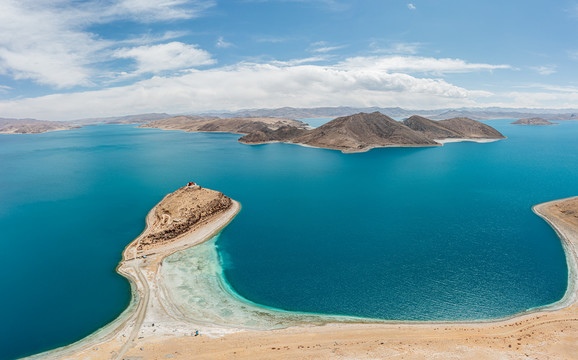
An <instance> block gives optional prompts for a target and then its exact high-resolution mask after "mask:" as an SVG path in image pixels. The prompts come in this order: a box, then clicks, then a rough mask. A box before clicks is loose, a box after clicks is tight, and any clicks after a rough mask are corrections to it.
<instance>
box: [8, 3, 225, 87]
mask: <svg viewBox="0 0 578 360" xmlns="http://www.w3.org/2000/svg"><path fill="white" fill-rule="evenodd" d="M212 5H214V0H205V1H200V0H192V1H190V0H189V1H187V0H101V1H93V2H78V1H75V0H52V1H47V0H44V1H38V0H2V1H0V34H2V35H1V36H0V74H4V75H9V76H11V77H13V78H14V79H30V80H32V81H35V82H37V83H40V84H45V85H50V86H54V87H56V88H67V87H74V86H78V85H84V86H86V85H91V84H92V81H94V77H95V74H96V73H97V70H96V68H97V66H96V65H97V64H98V63H100V62H103V61H106V60H109V59H110V57H109V56H110V55H111V54H112V50H111V48H112V47H114V46H115V45H116V43H115V42H112V41H107V40H104V39H102V38H99V37H98V36H97V35H95V34H93V33H90V32H89V31H87V30H86V29H87V28H88V27H89V26H91V25H94V24H101V23H106V22H109V21H113V20H118V19H132V20H134V21H139V22H149V21H161V20H170V19H182V18H191V17H195V16H199V15H200V14H201V13H202V11H204V10H206V9H207V8H208V7H210V6H212ZM165 35H168V36H172V35H175V34H172V35H171V34H170V33H166V34H165ZM136 40H138V39H136ZM141 40H142V39H141ZM128 41H130V39H129V40H128Z"/></svg>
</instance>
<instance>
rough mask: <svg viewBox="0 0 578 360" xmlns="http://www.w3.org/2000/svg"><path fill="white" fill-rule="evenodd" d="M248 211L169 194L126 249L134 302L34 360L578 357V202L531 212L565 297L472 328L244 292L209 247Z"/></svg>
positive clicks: (196, 190)
mask: <svg viewBox="0 0 578 360" xmlns="http://www.w3.org/2000/svg"><path fill="white" fill-rule="evenodd" d="M239 209H240V205H239V204H238V203H237V202H235V201H234V200H232V199H230V198H228V197H227V196H225V195H223V194H222V193H219V192H216V191H212V190H208V189H203V188H200V187H198V186H197V185H189V186H186V187H183V188H181V189H178V190H177V191H176V192H174V193H173V194H169V195H167V196H166V197H165V198H164V199H163V200H162V201H161V202H160V203H159V204H158V205H156V206H155V207H154V208H153V210H151V212H150V213H149V214H148V216H147V227H146V229H145V231H144V232H143V233H142V234H141V235H140V236H139V237H138V238H137V239H135V240H134V241H133V242H132V243H131V244H129V246H127V248H126V249H125V251H124V253H123V260H122V262H121V264H120V265H119V268H118V271H119V272H120V273H121V274H123V275H124V276H126V277H127V278H128V279H129V280H130V282H131V285H132V289H133V300H132V302H131V305H130V306H129V308H128V309H127V310H126V311H125V312H124V313H123V314H122V315H121V316H120V317H119V318H118V319H117V320H115V321H114V322H113V323H111V324H110V325H108V326H106V327H105V328H103V329H101V330H100V331H98V332H97V333H95V334H93V335H91V336H89V337H88V338H86V339H84V340H82V341H80V342H78V343H76V344H73V345H70V346H68V347H64V348H60V349H56V350H53V351H51V352H47V353H43V354H39V355H36V356H33V357H32V358H34V359H55V358H58V359H123V358H125V359H129V358H130V359H167V358H171V359H191V358H195V359H216V360H219V359H252V360H253V359H257V360H258V359H312V358H315V359H335V358H356V359H359V358H393V359H398V358H399V359H402V358H403V359H430V358H434V357H435V358H468V359H496V358H500V359H519V358H540V359H573V358H574V356H575V354H576V353H577V352H578V344H577V343H576V339H577V338H578V306H577V305H578V302H577V299H578V293H577V291H578V286H577V285H578V284H577V281H578V278H577V262H578V197H574V198H569V199H563V200H558V201H552V202H548V203H544V204H540V205H537V206H535V207H534V209H533V210H534V211H535V212H536V214H538V215H539V216H541V217H542V218H544V219H545V220H546V221H547V222H548V223H549V224H550V225H551V226H552V227H553V228H554V230H555V231H556V232H557V234H558V236H559V237H560V239H561V241H562V244H563V246H564V249H565V252H566V258H567V262H568V269H569V274H568V288H567V291H566V294H565V295H564V297H563V299H561V300H560V301H559V302H557V303H555V304H552V305H550V306H546V307H542V308H539V309H531V310H529V311H527V312H525V313H522V314H518V315H514V316H512V317H511V318H508V319H503V320H497V321H481V322H463V323H449V322H440V323H434V322H423V323H417V322H415V323H402V322H398V323H389V324H387V323H377V322H379V321H375V322H374V323H372V321H371V320H369V319H359V318H357V319H356V318H347V317H340V316H335V317H330V316H318V315H314V314H303V313H294V312H285V311H280V310H274V309H267V308H263V307H260V306H258V305H256V304H253V303H251V302H248V301H246V300H244V299H241V298H240V297H239V296H238V295H235V294H234V293H233V292H232V291H230V290H229V289H227V285H226V284H225V283H223V282H221V281H220V280H219V279H220V275H219V274H220V271H219V270H218V269H216V268H215V264H218V258H217V255H216V250H215V247H214V244H211V242H205V241H206V240H208V239H210V238H212V237H213V235H215V234H216V233H218V231H219V230H220V229H222V228H223V227H224V226H226V225H227V223H228V222H229V221H231V220H232V219H233V217H234V216H235V215H236V214H237V213H238V211H239ZM172 254H174V255H172ZM191 279H193V280H191ZM211 296H213V297H211Z"/></svg>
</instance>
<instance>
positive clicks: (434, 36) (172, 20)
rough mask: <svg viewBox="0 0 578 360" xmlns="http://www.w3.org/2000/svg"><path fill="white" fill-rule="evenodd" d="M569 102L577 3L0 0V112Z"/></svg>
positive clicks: (577, 51) (34, 114) (576, 101)
mask: <svg viewBox="0 0 578 360" xmlns="http://www.w3.org/2000/svg"><path fill="white" fill-rule="evenodd" d="M283 106H292V107H318V106H356V107H365V106H379V107H396V106H399V107H403V108H406V109H441V108H460V107H489V106H501V107H514V108H555V109H568V108H574V109H575V108H578V1H576V0H574V1H573V0H567V1H566V0H555V1H552V0H525V1H519V0H510V1H503V0H499V1H498V0H485V1H455V0H451V1H450V0H412V1H400V0H355V1H354V0H94V1H85V0H0V117H4V118H36V119H44V120H71V119H81V118H94V117H105V116H120V115H129V114H142V113H150V112H166V113H170V114H181V113H200V112H210V111H235V110H240V109H254V108H276V107H283Z"/></svg>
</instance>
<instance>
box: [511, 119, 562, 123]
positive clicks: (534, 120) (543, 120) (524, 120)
mask: <svg viewBox="0 0 578 360" xmlns="http://www.w3.org/2000/svg"><path fill="white" fill-rule="evenodd" d="M510 124H512V125H558V123H553V122H551V121H548V120H546V119H542V118H527V119H519V120H516V121H514V122H512V123H510Z"/></svg>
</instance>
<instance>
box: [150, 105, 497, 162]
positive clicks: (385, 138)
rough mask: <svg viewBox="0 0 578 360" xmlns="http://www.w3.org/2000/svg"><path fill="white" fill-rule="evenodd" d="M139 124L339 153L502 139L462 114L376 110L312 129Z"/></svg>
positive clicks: (287, 122)
mask: <svg viewBox="0 0 578 360" xmlns="http://www.w3.org/2000/svg"><path fill="white" fill-rule="evenodd" d="M140 127H142V128H158V129H165V130H183V131H189V132H227V133H235V134H243V135H244V136H242V137H241V138H240V139H239V142H241V143H244V144H249V145H260V144H268V143H275V142H282V143H289V144H297V145H306V146H310V147H317V148H324V149H332V150H339V151H342V152H344V153H355V152H364V151H368V150H371V149H374V148H379V147H423V146H441V145H442V144H443V143H444V142H448V141H477V142H488V141H496V140H500V139H505V137H504V136H503V135H502V134H501V133H500V132H498V131H497V130H495V129H494V128H492V127H491V126H489V125H486V124H483V123H481V122H479V121H475V120H472V119H468V118H453V119H448V120H441V121H433V120H429V119H426V118H424V117H421V116H412V117H410V118H409V119H407V120H404V121H403V122H400V121H396V120H394V119H392V118H390V117H389V116H387V115H384V114H382V113H380V112H373V113H359V114H354V115H349V116H343V117H339V118H336V119H334V120H331V121H330V122H328V123H326V124H324V125H322V126H320V127H318V128H311V127H309V126H308V125H307V124H306V123H304V122H301V121H298V120H291V119H279V118H224V119H220V118H197V117H190V116H189V117H187V116H178V117H174V118H170V119H164V120H157V121H152V122H150V123H148V124H144V125H141V126H140Z"/></svg>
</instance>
